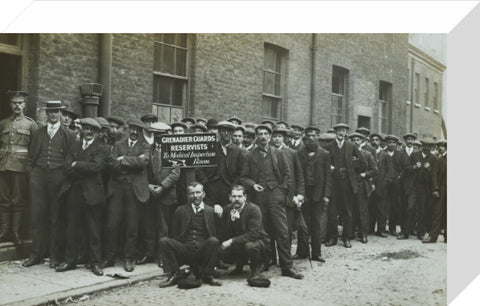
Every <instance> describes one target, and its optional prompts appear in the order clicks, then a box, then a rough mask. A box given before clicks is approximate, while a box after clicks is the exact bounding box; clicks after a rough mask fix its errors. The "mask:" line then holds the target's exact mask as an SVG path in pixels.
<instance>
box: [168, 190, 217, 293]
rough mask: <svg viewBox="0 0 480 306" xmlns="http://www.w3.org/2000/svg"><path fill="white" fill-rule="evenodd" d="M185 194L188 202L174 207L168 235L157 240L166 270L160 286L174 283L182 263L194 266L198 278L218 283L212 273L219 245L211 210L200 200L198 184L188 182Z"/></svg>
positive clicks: (201, 198) (208, 282)
mask: <svg viewBox="0 0 480 306" xmlns="http://www.w3.org/2000/svg"><path fill="white" fill-rule="evenodd" d="M187 195H188V200H189V201H188V202H189V204H187V205H182V206H180V207H178V208H177V210H175V214H174V215H173V220H172V230H171V233H170V236H171V238H168V237H162V238H161V239H160V242H159V248H160V254H161V256H162V259H163V270H164V271H165V273H168V274H170V277H169V279H168V280H167V281H166V282H165V283H162V284H160V287H161V288H163V287H169V286H174V285H176V284H177V283H178V281H179V280H180V273H179V267H180V266H181V265H182V264H189V265H192V270H197V269H198V272H200V275H201V278H202V282H204V283H206V284H210V285H212V286H221V283H220V282H217V281H215V280H214V279H213V277H212V274H213V268H214V267H215V264H216V263H217V258H218V247H219V246H220V242H219V241H218V239H217V238H216V233H215V213H214V211H213V208H212V207H210V206H208V205H205V203H204V202H203V198H204V197H205V192H204V191H203V185H202V184H200V183H198V182H193V183H191V184H190V185H189V186H188V187H187Z"/></svg>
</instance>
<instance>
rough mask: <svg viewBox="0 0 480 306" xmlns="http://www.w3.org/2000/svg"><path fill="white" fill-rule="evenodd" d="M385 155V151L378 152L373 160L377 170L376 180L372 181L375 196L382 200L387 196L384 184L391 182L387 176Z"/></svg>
mask: <svg viewBox="0 0 480 306" xmlns="http://www.w3.org/2000/svg"><path fill="white" fill-rule="evenodd" d="M386 155H387V153H385V151H383V150H380V152H379V153H377V154H376V158H375V159H376V161H377V168H378V174H377V177H376V179H375V180H374V182H375V194H376V195H377V196H378V197H380V198H382V199H385V198H386V196H387V194H386V192H387V189H386V183H387V182H388V181H391V179H392V178H389V177H388V176H387V159H386V158H385V156H386Z"/></svg>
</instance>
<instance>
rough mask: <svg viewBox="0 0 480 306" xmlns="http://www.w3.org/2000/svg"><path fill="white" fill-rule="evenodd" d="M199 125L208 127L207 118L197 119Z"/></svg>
mask: <svg viewBox="0 0 480 306" xmlns="http://www.w3.org/2000/svg"><path fill="white" fill-rule="evenodd" d="M197 123H200V124H203V125H206V124H207V119H205V118H197Z"/></svg>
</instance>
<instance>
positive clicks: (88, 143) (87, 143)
mask: <svg viewBox="0 0 480 306" xmlns="http://www.w3.org/2000/svg"><path fill="white" fill-rule="evenodd" d="M94 140H95V138H92V139H90V140H85V139H84V140H83V146H82V148H85V149H84V150H86V149H87V148H88V147H89V146H90V145H91V144H92V142H93V141H94Z"/></svg>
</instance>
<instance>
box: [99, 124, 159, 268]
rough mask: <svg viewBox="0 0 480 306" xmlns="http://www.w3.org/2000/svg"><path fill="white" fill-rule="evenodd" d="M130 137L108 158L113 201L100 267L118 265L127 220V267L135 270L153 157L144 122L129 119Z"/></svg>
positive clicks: (110, 196)
mask: <svg viewBox="0 0 480 306" xmlns="http://www.w3.org/2000/svg"><path fill="white" fill-rule="evenodd" d="M127 124H128V138H127V139H124V140H122V141H119V142H117V143H116V144H115V145H114V146H113V148H112V153H111V154H110V158H109V161H108V165H109V166H110V169H111V175H110V181H109V185H108V191H107V197H109V198H110V203H109V207H108V212H107V219H108V221H107V233H106V245H105V259H104V261H103V262H102V265H101V267H102V268H105V267H111V266H113V265H114V264H115V252H116V250H117V247H116V242H117V233H118V232H119V227H120V224H121V222H122V220H125V224H126V230H125V250H124V269H125V271H127V272H132V271H133V269H134V268H135V263H134V259H135V257H136V251H137V235H138V224H139V217H140V205H141V204H142V203H145V202H147V201H148V199H149V198H150V191H149V190H148V180H147V171H146V168H147V165H148V161H149V159H150V146H149V145H148V143H146V142H145V141H144V140H143V137H142V131H143V129H144V128H145V125H144V124H143V122H141V121H140V120H138V119H130V120H129V121H128V122H127Z"/></svg>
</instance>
